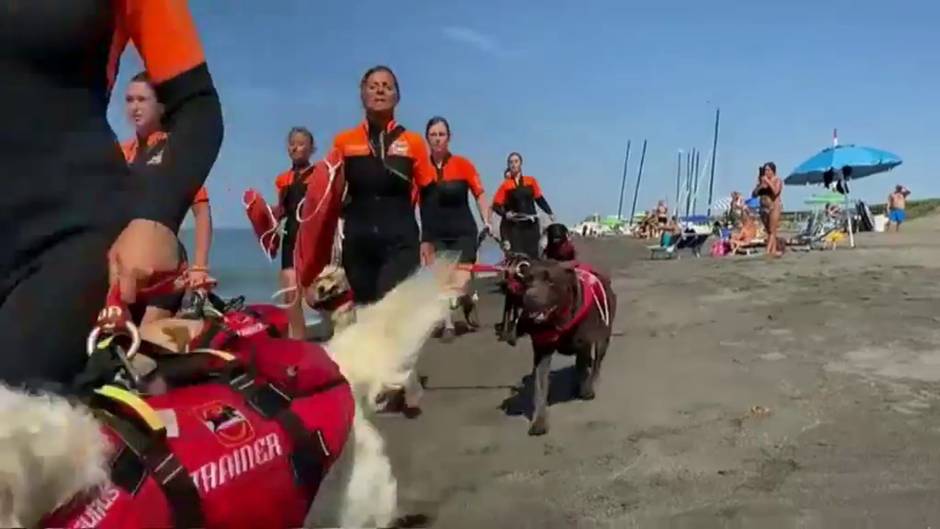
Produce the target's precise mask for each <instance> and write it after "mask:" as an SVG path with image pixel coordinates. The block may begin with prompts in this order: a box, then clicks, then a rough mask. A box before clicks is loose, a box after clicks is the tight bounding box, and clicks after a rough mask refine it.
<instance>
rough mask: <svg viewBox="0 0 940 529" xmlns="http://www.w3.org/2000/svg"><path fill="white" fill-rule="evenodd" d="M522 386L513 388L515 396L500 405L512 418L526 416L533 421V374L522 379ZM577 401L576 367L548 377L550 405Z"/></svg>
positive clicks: (566, 368) (559, 371) (558, 371)
mask: <svg viewBox="0 0 940 529" xmlns="http://www.w3.org/2000/svg"><path fill="white" fill-rule="evenodd" d="M520 386H521V387H520ZM520 386H515V387H514V388H513V395H512V396H511V397H509V398H508V399H506V400H504V401H503V403H502V404H500V409H502V410H503V411H504V412H505V413H506V415H508V416H510V417H517V416H519V415H524V416H525V417H526V418H527V419H531V418H532V392H533V390H534V387H535V386H534V384H533V380H532V374H531V373H530V374H528V375H526V376H524V377H522V381H521V383H520ZM577 399H578V373H577V371H576V370H575V367H574V366H568V367H564V368H562V369H559V370H557V371H552V372H551V374H550V375H549V376H548V405H549V406H553V405H555V404H560V403H563V402H570V401H573V400H577Z"/></svg>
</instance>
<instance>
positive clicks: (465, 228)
mask: <svg viewBox="0 0 940 529" xmlns="http://www.w3.org/2000/svg"><path fill="white" fill-rule="evenodd" d="M425 138H426V139H427V141H428V145H429V146H430V148H431V165H432V166H433V167H434V170H435V177H434V181H433V182H431V183H430V184H428V185H426V186H424V187H422V188H421V254H422V260H423V261H425V262H430V261H432V260H433V257H434V254H435V252H443V251H452V252H457V253H459V255H460V257H459V262H460V263H461V264H463V265H466V266H469V265H472V264H473V263H476V260H477V237H478V229H477V223H476V220H474V218H473V212H471V211H470V204H469V202H468V200H467V194H468V193H470V194H471V195H472V196H473V198H474V202H475V203H476V207H477V213H479V214H480V219H481V220H482V221H483V223H484V227H485V229H487V230H489V229H490V225H489V216H490V215H489V211H488V208H487V205H486V197H485V196H484V194H483V185H482V184H481V183H480V175H479V174H478V173H477V170H476V167H474V166H473V163H471V162H470V160H468V159H466V158H464V157H463V156H459V155H456V154H452V153H451V152H450V139H451V132H450V124H449V123H448V122H447V120H446V119H444V118H442V117H440V116H435V117H433V118H431V119H430V120H429V121H428V124H427V126H426V127H425ZM470 277H471V272H470V270H469V268H460V269H458V270H457V271H456V272H455V273H454V278H453V287H454V290H455V291H457V292H460V297H459V298H458V297H456V296H455V297H454V298H452V299H451V309H456V308H457V307H458V306H460V307H462V308H463V311H464V315H465V317H466V319H467V324H468V325H470V326H471V327H472V328H476V327H478V326H479V322H477V321H476V318H475V317H474V315H473V308H474V304H475V299H474V298H475V294H473V295H471V294H470V293H468V292H467V291H466V290H467V284H468V283H469V281H470ZM454 334H455V332H454V323H453V321H452V319H451V317H450V315H448V318H447V320H446V321H445V322H444V329H443V333H442V338H443V339H444V340H445V341H450V340H452V339H453V338H454Z"/></svg>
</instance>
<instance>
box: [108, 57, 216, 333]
mask: <svg viewBox="0 0 940 529" xmlns="http://www.w3.org/2000/svg"><path fill="white" fill-rule="evenodd" d="M124 101H125V111H126V114H127V119H128V121H129V122H130V123H131V124H132V125H133V126H134V131H135V134H134V138H133V139H130V140H128V141H126V142H124V143H123V144H121V149H122V150H123V151H124V158H125V159H127V163H129V164H131V166H133V167H137V168H140V167H146V166H147V165H159V164H160V163H162V162H163V150H164V149H166V146H167V141H168V139H169V135H168V134H167V133H166V132H164V131H163V127H162V125H161V121H162V119H163V105H162V104H160V102H159V101H158V100H157V92H156V90H154V86H153V81H152V80H151V79H150V75H148V74H147V73H146V72H141V73H139V74H137V75H135V76H134V77H133V78H131V81H130V83H129V84H128V85H127V94H126V95H125V96H124ZM192 213H193V220H194V221H195V222H194V223H195V228H196V230H195V231H196V233H195V235H196V252H195V253H196V256H195V259H194V260H193V262H192V263H188V272H187V275H188V277H187V280H188V283H189V285H190V286H199V285H201V284H204V283H205V282H207V281H210V280H211V278H210V277H209V249H210V247H211V245H212V211H211V209H210V208H209V193H208V191H206V188H205V187H204V186H203V187H200V188H199V191H198V192H196V196H195V197H194V198H193V204H192ZM177 248H178V250H179V252H180V259H181V260H183V261H188V257H187V255H186V248H185V247H184V246H183V245H182V243H179V242H177ZM183 295H184V292H182V291H181V292H179V293H175V294H168V295H163V296H157V297H154V298H151V299H149V300H148V301H147V307H146V312H144V314H143V316H142V317H140V318H135V319H138V320H139V321H140V323H141V324H143V323H147V322H151V321H154V320H159V319H163V318H169V317H170V316H172V315H174V314H176V312H177V311H179V309H180V306H181V305H182V303H183Z"/></svg>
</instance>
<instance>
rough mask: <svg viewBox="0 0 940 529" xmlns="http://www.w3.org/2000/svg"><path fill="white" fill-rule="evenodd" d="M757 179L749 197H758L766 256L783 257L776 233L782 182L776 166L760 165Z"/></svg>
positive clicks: (780, 207) (780, 208)
mask: <svg viewBox="0 0 940 529" xmlns="http://www.w3.org/2000/svg"><path fill="white" fill-rule="evenodd" d="M757 179H758V182H757V187H755V188H754V191H753V193H751V196H755V197H760V214H761V220H762V221H763V222H764V229H765V230H766V231H767V255H768V256H771V257H780V256H781V255H783V249H782V248H780V247H779V246H778V243H777V232H778V231H779V229H780V213H781V212H782V210H783V201H782V200H781V199H780V195H781V194H782V193H783V182H782V181H781V180H780V177H778V176H777V166H776V164H774V163H773V162H767V163H765V164H764V165H762V166H761V167H760V170H759V173H758V177H757Z"/></svg>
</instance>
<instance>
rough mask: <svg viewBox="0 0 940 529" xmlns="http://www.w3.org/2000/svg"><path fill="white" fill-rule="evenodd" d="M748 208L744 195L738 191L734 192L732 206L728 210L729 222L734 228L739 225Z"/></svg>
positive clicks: (732, 193)
mask: <svg viewBox="0 0 940 529" xmlns="http://www.w3.org/2000/svg"><path fill="white" fill-rule="evenodd" d="M746 207H747V206H746V205H745V204H744V195H742V194H741V193H740V192H738V191H732V192H731V206H730V208H729V209H728V221H729V223H730V224H731V225H732V226H735V225H737V224H738V222H739V221H740V220H741V218H742V217H743V216H744V210H745V209H746Z"/></svg>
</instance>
